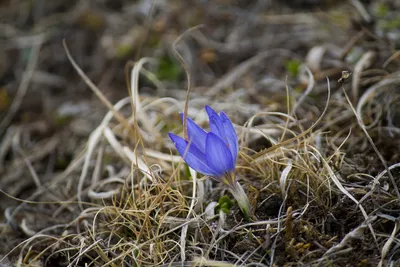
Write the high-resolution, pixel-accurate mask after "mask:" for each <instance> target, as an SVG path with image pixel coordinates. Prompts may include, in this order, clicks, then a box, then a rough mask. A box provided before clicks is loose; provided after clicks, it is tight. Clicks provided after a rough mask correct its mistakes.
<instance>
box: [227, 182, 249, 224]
mask: <svg viewBox="0 0 400 267" xmlns="http://www.w3.org/2000/svg"><path fill="white" fill-rule="evenodd" d="M229 190H230V192H231V194H232V195H233V197H234V198H235V199H236V201H237V203H238V204H239V207H240V210H241V211H242V213H243V215H244V219H245V220H246V221H250V219H251V217H250V202H249V199H248V198H247V195H246V193H245V192H244V190H243V187H242V186H241V185H240V184H239V182H237V181H234V182H233V183H232V184H230V186H229Z"/></svg>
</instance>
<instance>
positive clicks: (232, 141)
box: [220, 111, 239, 162]
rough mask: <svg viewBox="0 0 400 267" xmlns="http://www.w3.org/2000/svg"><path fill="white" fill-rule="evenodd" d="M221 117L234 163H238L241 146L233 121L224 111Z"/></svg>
mask: <svg viewBox="0 0 400 267" xmlns="http://www.w3.org/2000/svg"><path fill="white" fill-rule="evenodd" d="M220 117H221V120H222V123H223V125H224V130H225V136H226V139H227V141H228V144H229V149H230V151H231V153H232V158H233V161H234V162H236V158H237V155H238V152H239V144H238V139H237V135H236V131H235V128H234V127H233V124H232V122H231V120H230V119H229V118H228V116H227V115H226V114H225V113H224V112H223V111H221V112H220Z"/></svg>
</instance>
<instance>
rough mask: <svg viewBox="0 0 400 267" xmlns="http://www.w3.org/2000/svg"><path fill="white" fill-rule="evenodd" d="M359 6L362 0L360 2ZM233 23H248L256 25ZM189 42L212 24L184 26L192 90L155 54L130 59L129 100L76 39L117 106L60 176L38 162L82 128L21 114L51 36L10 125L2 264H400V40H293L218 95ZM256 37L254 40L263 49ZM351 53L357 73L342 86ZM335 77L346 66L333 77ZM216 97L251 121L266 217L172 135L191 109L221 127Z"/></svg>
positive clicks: (250, 189)
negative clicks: (184, 155)
mask: <svg viewBox="0 0 400 267" xmlns="http://www.w3.org/2000/svg"><path fill="white" fill-rule="evenodd" d="M352 4H353V5H354V6H356V7H358V8H360V7H359V6H358V4H359V3H358V1H352ZM207 8H210V7H207ZM207 10H208V9H207ZM210 10H212V12H222V11H220V10H218V9H215V10H214V9H211V8H210ZM227 12H228V11H227ZM229 12H233V11H229ZM363 12H364V11H363ZM231 15H232V14H231ZM324 16H328V15H327V13H324V12H318V13H316V15H315V17H314V16H313V17H310V19H308V18H306V17H304V16H301V15H298V16H295V19H298V20H299V21H297V24H298V25H299V26H302V25H303V26H304V25H307V24H310V25H311V26H309V27H304V28H302V29H300V30H302V31H305V32H307V33H308V30H312V29H315V28H314V27H316V26H315V25H314V24H315V22H314V21H313V20H314V19H317V18H318V19H321V20H323V19H326V18H325V17H324ZM332 16H333V15H332ZM321 17H322V18H321ZM311 18H312V19H311ZM259 19H260V20H259V21H258V20H257V21H252V23H255V24H257V25H258V26H260V25H264V24H265V23H267V22H268V23H273V22H274V23H279V24H286V23H287V24H295V25H296V23H293V21H289V22H287V19H288V18H287V16H284V15H282V16H266V17H265V18H263V19H262V20H261V18H259ZM239 21H240V20H239ZM271 21H272V22H271ZM327 25H328V26H329V24H327ZM285 26H287V25H285ZM328 26H327V27H328ZM260 27H261V26H260ZM290 29H291V28H290ZM233 30H235V32H236V34H237V35H239V36H240V35H242V34H244V32H243V29H242V28H241V26H240V24H238V25H235V26H233ZM310 36H311V37H312V36H313V35H312V34H309V35H308V37H310ZM371 36H372V37H371ZM311 37H310V38H311ZM189 38H193V40H195V41H196V42H198V43H199V44H204V43H205V42H206V39H207V37H205V35H204V33H203V29H202V28H193V29H191V30H190V31H188V32H186V33H185V35H182V36H181V37H177V36H175V39H174V40H176V42H175V43H174V46H175V47H174V48H175V52H176V53H178V54H179V55H180V57H179V59H180V60H179V61H180V62H181V63H182V64H183V69H184V70H185V71H186V75H187V78H188V84H187V85H188V86H189V89H187V94H185V93H184V91H183V90H182V89H173V88H172V87H171V84H169V83H168V82H166V81H162V80H160V79H159V78H158V76H157V73H156V71H155V68H154V65H155V64H157V63H158V61H157V59H156V58H147V57H143V58H141V59H139V60H137V61H136V62H135V63H130V64H127V66H128V67H127V70H128V71H127V77H126V79H127V81H128V83H127V84H128V86H127V87H128V89H129V96H127V97H125V98H122V99H121V100H119V101H115V102H116V103H115V104H113V102H114V101H112V100H110V99H109V97H108V96H107V94H106V93H104V92H103V91H102V90H101V89H100V86H98V85H96V84H95V83H94V82H93V81H92V80H91V78H89V75H88V74H87V72H86V71H84V70H83V69H81V66H80V64H79V62H76V58H74V56H73V55H71V52H70V51H69V50H68V40H66V41H65V42H64V47H65V52H66V54H67V57H68V59H69V61H70V63H71V64H72V66H73V68H74V70H75V71H76V72H77V73H78V75H79V77H80V79H81V80H82V81H84V82H85V84H86V85H87V86H88V87H89V88H90V89H91V90H92V92H93V93H94V95H96V96H97V98H98V99H99V100H100V102H101V103H102V104H103V105H104V107H106V109H107V112H106V113H105V115H104V116H103V117H102V119H101V120H100V122H99V123H97V125H96V127H95V128H94V129H93V130H91V131H90V134H89V137H88V138H87V139H86V140H84V141H82V142H79V141H76V142H73V155H72V158H71V160H69V162H68V164H66V166H65V167H64V168H61V170H60V171H58V172H50V171H49V172H44V171H42V170H43V169H46V168H45V167H44V166H41V165H38V162H39V163H41V164H42V163H43V162H46V160H50V159H51V158H52V156H51V155H52V154H51V153H52V151H54V150H55V148H56V147H60V146H61V147H64V146H70V145H71V143H70V142H67V141H66V140H68V138H67V139H66V138H65V136H64V137H63V136H61V135H60V134H54V135H51V136H50V137H49V138H46V139H44V140H42V141H41V142H36V141H35V138H36V135H37V132H41V131H42V132H43V131H45V130H43V128H45V127H46V126H43V124H41V123H40V122H38V121H36V122H34V123H30V124H28V123H26V124H25V125H23V126H21V127H14V128H13V126H12V125H11V126H9V124H10V122H11V121H12V118H14V116H15V115H16V112H17V110H18V109H19V108H20V105H21V100H22V98H23V97H24V95H25V93H26V90H27V88H28V87H27V86H28V83H29V82H30V80H31V79H32V77H33V76H34V74H33V73H34V72H33V70H34V68H35V65H36V62H37V56H38V53H39V50H40V45H41V44H42V41H43V40H42V41H40V42H39V43H38V44H37V46H36V47H37V49H36V50H33V52H32V55H31V58H30V60H29V61H28V64H27V67H26V71H25V72H24V75H23V78H22V82H21V84H20V87H19V88H20V89H19V90H18V93H17V97H16V98H15V99H14V103H15V104H13V106H11V107H10V108H9V109H8V110H7V112H6V115H5V116H3V118H2V121H1V124H0V125H2V126H3V124H4V126H3V129H0V130H4V135H3V139H2V140H1V142H0V171H1V174H2V179H1V182H2V184H0V185H2V186H3V187H2V188H1V189H0V190H1V192H2V193H3V195H5V196H6V197H7V199H8V201H17V203H18V205H15V204H9V202H7V204H4V206H5V210H4V223H2V224H0V231H1V234H0V235H1V237H0V238H1V239H0V240H2V241H4V242H7V243H8V246H7V248H6V250H0V266H3V265H2V264H4V266H8V265H7V264H10V266H11V264H13V265H15V266H284V265H285V266H345V265H346V264H351V266H387V265H389V264H394V265H395V264H398V262H399V256H398V254H399V244H400V241H399V236H398V231H399V227H400V226H399V218H398V212H399V207H400V205H399V199H400V193H399V189H398V187H399V185H400V182H399V181H400V175H399V174H400V172H399V171H398V167H399V166H400V164H399V158H400V156H399V155H400V153H399V152H398V148H399V146H400V142H399V141H398V140H400V139H399V135H400V131H399V125H398V116H399V106H398V102H399V101H398V100H399V94H398V91H397V89H398V87H399V85H400V73H399V72H398V70H397V69H396V66H399V63H398V61H396V55H398V52H397V53H396V52H393V51H390V53H389V52H388V51H387V50H388V49H387V48H386V47H385V48H382V42H383V41H382V40H381V39H379V38H378V37H377V36H376V35H374V34H373V33H371V32H370V31H368V30H367V29H364V30H363V31H361V33H360V34H358V35H357V36H355V37H354V38H355V39H352V40H350V41H349V42H348V43H347V44H346V45H344V48H343V49H342V50H340V49H338V48H337V47H334V46H333V45H332V46H331V47H329V45H326V46H318V45H315V46H312V47H310V48H309V50H308V56H306V57H304V61H305V62H304V63H302V61H303V59H302V57H299V56H297V55H296V54H294V53H293V52H291V50H290V49H291V47H290V44H287V48H285V49H282V48H279V49H277V48H275V49H272V48H271V49H267V50H266V51H256V53H254V54H253V55H252V56H251V57H248V58H246V60H238V62H236V63H237V64H235V66H234V67H232V68H230V69H229V70H228V71H226V73H223V75H220V76H219V79H218V80H217V81H215V82H214V83H213V84H212V86H210V88H209V90H207V91H204V90H202V88H200V87H199V86H196V84H199V82H198V81H197V82H196V77H192V74H193V73H192V71H193V68H195V67H197V68H200V67H199V66H200V65H201V64H202V63H201V64H200V63H199V64H197V65H196V64H193V63H192V62H190V60H189V59H188V58H190V57H189V56H188V55H192V54H193V53H192V52H193V51H192V50H191V48H190V46H189V45H188V41H187V39H189ZM236 38H237V37H236ZM249 38H250V37H249ZM252 38H253V37H252ZM293 38H294V37H293ZM302 38H303V37H302ZM304 38H305V37H304ZM374 38H375V39H374ZM229 40H234V41H232V42H234V43H235V44H236V42H239V41H238V40H237V39H235V35H234V34H233V33H232V35H231V36H230V38H228V41H227V43H220V42H217V41H215V42H212V41H209V42H208V43H207V45H208V46H210V47H211V49H214V50H216V51H219V52H221V53H231V50H232V43H231V44H230V43H229ZM287 40H288V39H287V37H286V41H287ZM258 41H259V42H262V41H263V40H260V39H258ZM264 41H265V40H264ZM338 41H341V40H338ZM363 42H365V46H363V45H364V43H363ZM239 43H240V42H239ZM278 44H279V42H278ZM357 44H358V46H359V47H362V48H363V49H364V48H365V47H369V46H371V45H372V44H374V45H377V46H378V47H379V48H380V49H381V50H382V51H383V52H382V51H380V52H376V54H374V53H375V52H374V53H372V52H369V51H366V52H365V50H367V49H364V50H363V51H364V52H365V53H364V54H363V56H360V57H359V58H358V60H357V61H356V62H354V63H352V62H349V61H346V62H345V59H344V58H345V57H346V56H349V55H348V54H350V51H352V47H354V46H357ZM246 45H247V46H248V44H247V43H242V44H241V45H240V46H238V47H239V48H238V49H239V50H243V51H248V50H249V47H246ZM278 47H279V46H278ZM246 49H247V50H246ZM335 49H336V50H335ZM385 49H386V50H385ZM338 50H340V51H338ZM329 53H330V54H329ZM293 58H296V59H298V60H300V63H301V64H300V63H299V64H300V65H299V66H298V68H297V69H296V71H297V72H298V73H296V74H295V75H294V76H293V75H292V76H290V77H288V78H286V81H285V80H284V79H280V78H278V77H277V76H274V77H273V78H271V77H265V76H264V75H263V74H262V73H261V72H263V70H260V69H262V62H263V61H265V60H271V62H272V63H273V62H276V61H279V62H280V63H276V65H273V66H272V69H274V70H275V69H279V68H282V65H284V64H283V63H282V62H283V61H284V60H285V59H286V60H288V59H293ZM210 60H211V59H210ZM374 60H375V61H374ZM272 63H271V64H272ZM378 63H379V64H380V65H379V64H378ZM381 63H382V64H381ZM279 64H280V65H279ZM349 65H351V69H352V70H354V73H353V74H352V75H351V76H350V77H349V78H348V79H349V80H351V82H346V83H344V84H342V83H339V82H337V79H338V78H340V76H338V74H340V73H341V71H342V70H344V69H346V67H349ZM202 67H204V65H202ZM258 68H260V69H258ZM310 68H311V69H310ZM281 72H282V71H281ZM285 72H286V73H287V72H290V70H289V69H286V70H285ZM260 73H261V74H260ZM286 73H285V75H286ZM327 73H329V74H331V75H332V77H334V78H332V77H328V78H327V79H325V78H323V77H324V76H325V74H327ZM194 76H195V75H194ZM204 77H208V76H207V75H204ZM142 80H145V83H146V86H148V87H152V88H156V90H157V94H156V96H149V95H146V94H142V93H141V92H140V91H141V90H143V86H142V84H141V83H140V82H141V81H142ZM179 85H181V86H182V87H183V83H182V82H181V83H179ZM200 86H204V85H203V84H201V85H200ZM186 88H187V87H186ZM168 90H170V91H168ZM163 94H165V95H166V96H165V97H163V96H162V95H163ZM185 96H186V97H185ZM205 104H208V105H212V107H213V108H215V110H224V111H225V112H226V113H227V114H229V115H230V117H231V119H232V121H233V122H234V124H235V128H236V130H237V133H238V136H239V145H240V153H239V159H238V163H237V166H236V175H237V177H238V178H239V182H240V183H241V184H242V185H243V187H244V188H245V191H246V193H247V195H248V197H249V199H250V202H251V205H252V214H253V220H252V221H251V222H245V220H244V218H243V216H242V214H241V212H240V209H239V207H237V205H235V203H234V200H233V199H234V198H233V197H232V196H231V195H230V194H229V193H228V191H227V190H226V188H224V187H223V186H222V185H221V184H218V183H217V182H215V181H212V180H210V179H206V178H203V177H201V176H200V175H199V174H197V173H196V172H194V171H193V170H191V169H190V168H188V166H187V165H186V164H185V163H184V162H183V161H182V159H181V157H179V156H177V153H176V151H175V149H174V147H173V144H172V142H171V141H170V140H169V139H168V135H167V133H168V132H174V133H177V134H180V135H181V136H183V135H185V133H184V127H182V125H181V123H180V122H181V120H180V118H179V112H180V111H185V115H187V116H189V117H191V118H193V119H194V120H195V121H196V122H197V123H198V124H200V125H204V126H206V125H207V116H206V113H205V111H204V105H205ZM396 120H397V121H396ZM5 125H6V126H7V127H5ZM72 139H73V140H76V139H75V138H71V140H70V141H72ZM21 166H23V167H21ZM37 169H40V170H41V171H40V173H38V171H37ZM46 175H47V176H46ZM25 176H27V177H29V179H30V183H31V184H32V185H33V187H34V190H29V191H27V192H28V193H26V194H20V192H21V191H23V190H24V184H23V183H22V182H21V183H19V182H15V181H16V179H17V178H20V177H25ZM43 177H47V178H46V179H45V178H43ZM11 183H14V187H9V186H8V185H9V184H11ZM9 188H13V190H15V191H13V190H11V189H9ZM17 196H18V197H17ZM226 196H227V197H228V198H230V199H231V201H232V202H233V206H232V207H230V208H228V210H226V209H223V208H221V204H222V203H223V202H222V201H223V200H224V199H225V200H224V201H226V198H224V197H226ZM4 203H6V202H4ZM10 203H11V202H10ZM13 203H15V202H13ZM226 211H227V212H226ZM2 253H3V254H2Z"/></svg>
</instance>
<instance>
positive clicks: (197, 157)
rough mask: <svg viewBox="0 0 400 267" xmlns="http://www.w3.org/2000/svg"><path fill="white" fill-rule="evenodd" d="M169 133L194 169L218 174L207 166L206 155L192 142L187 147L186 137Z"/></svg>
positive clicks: (204, 172)
mask: <svg viewBox="0 0 400 267" xmlns="http://www.w3.org/2000/svg"><path fill="white" fill-rule="evenodd" d="M168 135H169V137H170V138H171V140H172V142H174V145H175V147H176V149H177V150H178V152H179V154H180V155H181V157H182V158H183V159H184V161H185V162H186V163H187V164H188V165H189V166H190V167H191V168H192V169H193V170H195V171H197V172H199V173H202V174H205V175H210V176H215V175H217V174H218V173H217V172H215V171H214V170H213V169H211V168H210V167H208V166H207V164H206V156H205V155H204V153H202V152H201V151H200V150H199V149H198V148H197V147H196V146H195V145H194V144H193V143H191V144H190V146H189V148H188V149H187V146H188V142H187V141H186V140H185V139H183V138H182V137H180V136H178V135H175V134H173V133H168Z"/></svg>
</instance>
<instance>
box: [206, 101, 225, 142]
mask: <svg viewBox="0 0 400 267" xmlns="http://www.w3.org/2000/svg"><path fill="white" fill-rule="evenodd" d="M206 111H207V114H208V118H209V121H210V129H211V132H212V133H214V134H216V135H217V136H218V137H219V138H221V139H222V140H223V141H224V142H225V141H226V144H227V145H228V143H227V140H225V139H226V138H225V130H224V124H223V123H222V119H221V118H220V116H219V115H218V114H217V113H216V112H215V111H214V110H213V109H212V108H211V107H209V106H206Z"/></svg>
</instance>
